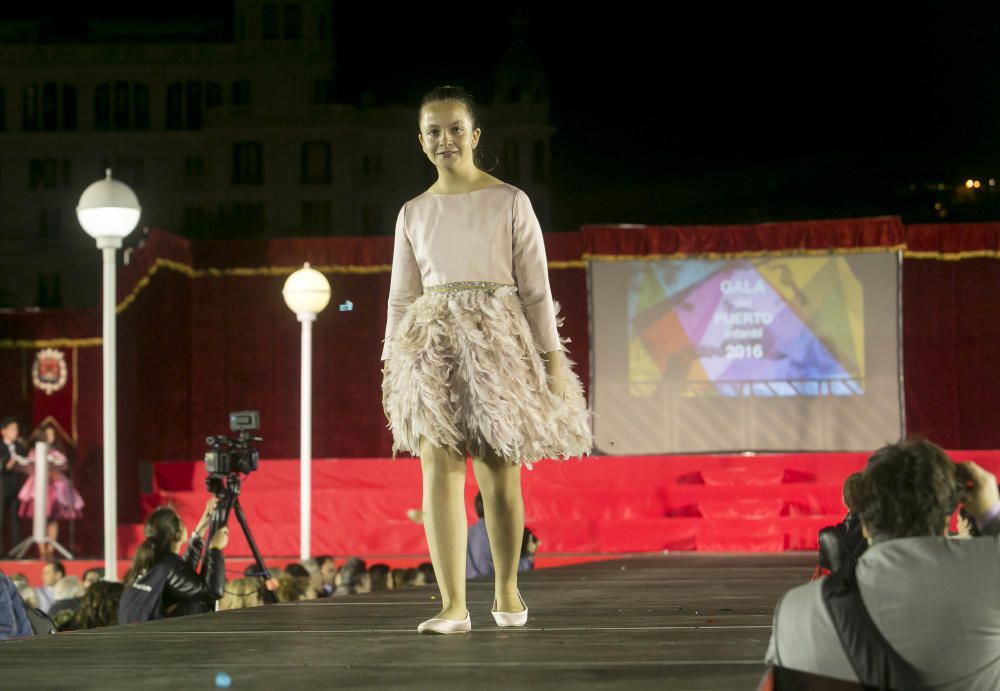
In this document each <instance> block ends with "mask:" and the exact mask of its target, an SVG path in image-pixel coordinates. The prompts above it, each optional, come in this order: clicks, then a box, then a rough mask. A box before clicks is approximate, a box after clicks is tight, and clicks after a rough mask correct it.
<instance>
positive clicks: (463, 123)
mask: <svg viewBox="0 0 1000 691" xmlns="http://www.w3.org/2000/svg"><path fill="white" fill-rule="evenodd" d="M479 135H480V130H479V129H478V128H476V129H473V128H472V120H471V118H470V117H469V111H468V109H467V108H466V107H465V104H464V103H462V102H461V101H435V102H434V103H428V104H427V105H426V106H424V107H423V108H422V109H421V110H420V134H418V135H417V139H418V140H419V141H420V146H421V148H422V149H423V150H424V154H425V155H426V156H427V158H428V159H429V160H430V162H431V163H433V164H434V165H435V167H437V169H438V170H439V171H441V170H446V169H450V170H457V169H460V168H474V167H475V164H474V163H473V159H472V152H473V149H475V148H476V145H477V144H478V143H479Z"/></svg>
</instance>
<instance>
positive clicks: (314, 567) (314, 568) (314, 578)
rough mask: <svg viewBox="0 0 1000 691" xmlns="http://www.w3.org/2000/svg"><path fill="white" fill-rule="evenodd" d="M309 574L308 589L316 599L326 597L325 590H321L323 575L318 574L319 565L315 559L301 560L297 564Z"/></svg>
mask: <svg viewBox="0 0 1000 691" xmlns="http://www.w3.org/2000/svg"><path fill="white" fill-rule="evenodd" d="M299 563H300V564H301V565H302V567H303V568H304V569H305V570H306V572H307V573H308V574H309V587H310V588H312V589H313V592H314V593H316V597H326V590H324V589H323V574H322V573H320V570H319V564H317V563H316V560H315V559H303V560H302V561H301V562H299Z"/></svg>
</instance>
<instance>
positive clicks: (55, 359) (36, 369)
mask: <svg viewBox="0 0 1000 691" xmlns="http://www.w3.org/2000/svg"><path fill="white" fill-rule="evenodd" d="M68 374H69V368H68V367H67V366H66V354H65V353H64V352H62V351H61V350H56V349H55V348H45V349H43V350H39V351H38V354H37V355H35V362H34V363H32V365H31V381H32V383H33V384H34V385H35V388H36V389H41V390H42V391H44V392H45V393H46V394H48V395H50V396H51V395H52V394H54V393H55V392H56V391H60V390H61V389H62V388H63V387H64V386H66V379H67V377H68Z"/></svg>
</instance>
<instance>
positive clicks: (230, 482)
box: [202, 473, 278, 605]
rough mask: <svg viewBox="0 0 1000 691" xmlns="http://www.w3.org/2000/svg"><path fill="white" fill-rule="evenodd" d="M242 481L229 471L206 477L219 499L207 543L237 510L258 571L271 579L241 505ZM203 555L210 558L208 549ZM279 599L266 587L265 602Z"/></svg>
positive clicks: (207, 483)
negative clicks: (231, 513)
mask: <svg viewBox="0 0 1000 691" xmlns="http://www.w3.org/2000/svg"><path fill="white" fill-rule="evenodd" d="M241 483H242V478H240V475H239V473H229V475H226V476H224V477H219V476H213V475H209V476H208V477H207V478H205V485H206V486H207V487H208V491H209V492H211V493H212V494H214V495H215V497H216V499H217V500H218V501H217V502H216V504H215V508H214V509H213V510H212V516H211V517H210V518H209V523H208V538H207V544H211V542H212V536H213V535H215V531H216V530H218V529H219V528H222V527H225V525H226V524H227V523H228V522H229V513H230V511H235V512H236V520H237V521H238V522H239V524H240V528H241V529H242V530H243V536H244V537H246V539H247V544H248V545H250V551H251V552H252V553H253V558H254V562H255V563H256V565H257V572H258V573H259V574H260V577H261V579H262V580H263V581H268V580H270V579H271V572H270V571H268V570H267V567H266V566H264V559H263V558H262V557H261V556H260V550H258V549H257V543H256V542H254V539H253V534H252V533H251V532H250V525H249V524H248V523H247V518H246V516H245V515H244V514H243V507H242V506H240V488H241ZM202 556H203V559H205V560H206V561H207V560H208V550H207V549H206V550H205V554H204V555H202ZM277 601H278V599H277V598H276V597H275V596H274V593H273V592H271V591H270V590H267V589H266V588H265V589H264V602H266V603H267V604H270V605H273V604H275V603H277Z"/></svg>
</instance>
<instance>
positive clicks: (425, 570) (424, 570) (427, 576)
mask: <svg viewBox="0 0 1000 691" xmlns="http://www.w3.org/2000/svg"><path fill="white" fill-rule="evenodd" d="M417 573H418V576H417V585H433V584H434V583H437V580H436V578H435V577H434V565H433V564H431V563H430V562H429V561H425V562H422V563H420V564H419V565H417Z"/></svg>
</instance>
